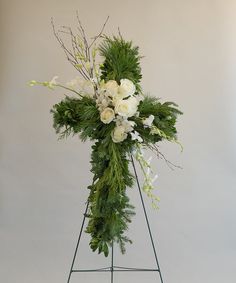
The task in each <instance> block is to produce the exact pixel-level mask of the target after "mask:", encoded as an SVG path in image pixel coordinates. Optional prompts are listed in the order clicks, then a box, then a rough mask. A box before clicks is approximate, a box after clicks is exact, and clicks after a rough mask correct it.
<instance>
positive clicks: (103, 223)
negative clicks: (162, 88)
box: [29, 16, 182, 256]
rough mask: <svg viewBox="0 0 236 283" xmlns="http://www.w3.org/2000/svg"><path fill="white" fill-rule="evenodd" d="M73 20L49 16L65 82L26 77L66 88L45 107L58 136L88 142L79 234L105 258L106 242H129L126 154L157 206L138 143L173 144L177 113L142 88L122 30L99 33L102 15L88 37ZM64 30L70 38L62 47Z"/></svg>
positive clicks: (135, 56) (135, 57)
mask: <svg viewBox="0 0 236 283" xmlns="http://www.w3.org/2000/svg"><path fill="white" fill-rule="evenodd" d="M77 19H78V26H77V30H78V31H79V32H78V33H74V32H73V31H72V29H71V28H70V27H65V26H63V27H61V28H60V29H58V30H57V29H56V28H55V25H54V23H53V21H52V27H53V32H54V35H55V37H56V39H57V41H58V42H59V44H60V46H61V47H62V49H63V51H64V53H65V55H66V58H67V60H68V61H69V62H70V63H71V64H72V66H73V67H74V68H75V69H76V72H77V73H76V75H75V77H74V78H73V79H71V80H70V81H69V82H67V83H65V84H63V83H61V82H59V80H58V76H54V77H53V78H52V79H51V80H50V81H44V82H39V81H35V80H32V81H31V82H30V83H29V85H30V86H34V85H41V86H45V87H47V88H49V89H50V90H53V91H54V90H55V89H57V88H58V89H61V90H63V91H66V92H67V93H68V94H66V97H65V98H64V99H63V100H62V101H60V102H59V103H57V104H56V105H54V106H53V109H52V110H51V112H52V114H53V121H54V128H55V130H56V133H58V134H59V135H60V138H65V137H68V136H69V135H79V136H80V138H81V140H82V141H86V140H87V139H89V140H91V141H92V142H93V146H92V153H91V167H92V168H91V172H92V173H93V182H92V184H91V185H90V186H89V187H88V189H89V197H88V205H89V211H88V213H87V214H86V217H88V219H89V221H88V226H87V229H86V232H87V233H89V234H90V235H91V241H90V247H91V249H92V250H93V251H98V252H99V253H104V255H105V256H107V255H108V253H109V247H111V246H112V244H113V242H117V243H118V244H119V245H120V248H121V251H122V253H124V252H125V243H127V242H129V243H130V242H131V240H130V239H129V238H127V236H126V235H125V232H126V231H127V229H128V223H129V222H131V217H132V216H133V215H134V214H135V212H134V207H133V206H132V205H131V204H130V201H129V198H128V196H127V188H129V187H132V186H133V181H134V178H133V175H132V174H131V172H130V169H129V163H130V154H131V153H132V155H133V156H134V157H135V158H136V160H137V161H138V163H139V164H140V167H141V170H142V172H143V174H144V184H143V191H144V192H145V193H146V194H147V196H148V197H150V199H151V201H152V204H153V206H154V207H157V203H158V201H159V198H158V197H156V196H155V194H154V193H153V190H154V181H155V180H156V176H155V175H154V173H153V170H152V169H151V164H150V160H147V161H146V159H145V157H144V153H143V148H146V147H148V148H150V149H152V150H153V151H155V152H156V153H157V147H156V146H157V144H158V143H159V142H161V141H163V140H167V141H171V142H177V136H176V134H177V130H176V127H175V124H176V120H177V116H178V115H180V114H182V113H181V111H179V110H178V107H177V105H176V104H175V103H172V102H164V103H161V102H160V101H159V99H158V98H156V97H151V96H147V95H144V94H143V92H142V90H141V86H140V82H141V78H142V74H141V67H140V59H141V56H140V55H139V49H138V47H137V46H133V44H132V42H131V41H126V40H124V39H123V37H122V36H121V35H119V36H118V37H114V36H113V37H108V36H106V35H104V34H103V30H104V27H105V25H106V22H107V21H106V22H105V24H104V25H103V27H102V29H101V31H100V33H99V34H98V35H97V36H95V37H94V38H92V40H88V38H87V36H86V34H85V30H84V28H83V26H82V25H81V22H80V19H79V17H78V16H77ZM63 36H67V37H69V39H70V40H71V44H70V45H69V46H68V45H67V44H66V42H68V41H67V40H65V39H64V38H63ZM98 42H99V43H98ZM98 56H99V58H100V60H102V62H101V61H99V60H98ZM63 94H64V93H63ZM69 94H70V95H69Z"/></svg>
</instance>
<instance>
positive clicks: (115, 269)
mask: <svg viewBox="0 0 236 283" xmlns="http://www.w3.org/2000/svg"><path fill="white" fill-rule="evenodd" d="M131 163H132V166H133V169H134V174H135V178H136V181H137V185H138V191H139V195H140V198H141V203H142V207H143V212H144V216H145V220H146V223H147V228H148V233H149V236H150V240H151V244H152V248H153V252H154V256H155V261H156V266H157V268H153V269H150V268H134V267H123V266H115V265H114V248H113V243H112V247H111V266H109V267H104V268H99V269H74V263H75V259H76V256H77V252H78V248H79V244H80V241H81V236H82V232H83V229H84V224H85V219H86V214H87V211H88V203H87V205H86V209H85V212H84V217H83V221H82V225H81V229H80V233H79V238H78V241H77V244H76V248H75V252H74V256H73V260H72V264H71V268H70V272H69V276H68V279H67V283H70V280H71V275H72V274H73V273H84V272H88V273H89V272H110V273H111V281H110V282H111V283H113V282H114V272H158V274H159V278H160V281H159V282H161V283H163V278H162V275H161V269H160V265H159V262H158V258H157V252H156V248H155V245H154V241H153V236H152V231H151V227H150V224H149V220H148V216H147V211H146V207H145V204H144V200H143V195H142V191H141V187H140V183H139V180H138V175H137V171H136V168H135V164H134V159H133V156H132V154H131Z"/></svg>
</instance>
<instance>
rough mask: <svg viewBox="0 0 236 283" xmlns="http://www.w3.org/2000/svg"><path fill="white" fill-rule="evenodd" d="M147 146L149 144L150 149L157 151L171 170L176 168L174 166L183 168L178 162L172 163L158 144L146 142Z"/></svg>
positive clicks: (158, 155)
mask: <svg viewBox="0 0 236 283" xmlns="http://www.w3.org/2000/svg"><path fill="white" fill-rule="evenodd" d="M146 146H147V147H148V148H149V149H151V150H152V151H153V152H155V153H156V155H157V157H158V158H161V159H163V160H164V161H165V162H166V164H167V166H168V167H169V168H170V169H171V170H174V168H178V169H183V168H182V167H181V166H179V165H176V164H174V163H172V162H171V161H169V160H168V159H167V158H166V157H165V155H164V154H163V153H162V152H160V150H159V149H158V146H157V145H156V144H153V145H151V144H146Z"/></svg>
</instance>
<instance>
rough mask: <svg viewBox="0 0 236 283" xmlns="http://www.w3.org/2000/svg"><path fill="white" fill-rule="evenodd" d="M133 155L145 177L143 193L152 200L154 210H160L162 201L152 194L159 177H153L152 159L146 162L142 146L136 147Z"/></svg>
mask: <svg viewBox="0 0 236 283" xmlns="http://www.w3.org/2000/svg"><path fill="white" fill-rule="evenodd" d="M133 154H134V156H135V159H136V160H137V161H138V162H139V165H140V167H141V170H142V171H143V175H144V184H143V191H144V192H145V193H146V194H147V196H148V197H150V198H151V199H152V206H153V207H154V208H158V205H157V202H159V201H160V199H159V197H157V196H155V195H154V194H153V193H152V191H153V190H154V186H153V183H154V182H155V181H156V179H157V178H158V175H155V176H153V172H152V170H151V160H152V157H150V158H149V159H148V160H146V158H145V157H144V153H143V150H142V147H141V145H140V146H136V148H135V150H134V152H133Z"/></svg>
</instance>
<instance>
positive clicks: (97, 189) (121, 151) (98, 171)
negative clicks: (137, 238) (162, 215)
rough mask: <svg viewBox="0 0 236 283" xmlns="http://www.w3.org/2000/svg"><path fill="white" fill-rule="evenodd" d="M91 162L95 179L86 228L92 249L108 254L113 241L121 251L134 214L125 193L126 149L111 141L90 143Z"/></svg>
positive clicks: (127, 179)
mask: <svg viewBox="0 0 236 283" xmlns="http://www.w3.org/2000/svg"><path fill="white" fill-rule="evenodd" d="M91 164H92V170H91V171H92V172H93V173H94V180H93V181H94V182H93V184H92V185H91V186H90V187H89V189H90V196H89V203H90V211H89V214H88V215H89V216H88V217H89V223H88V226H87V229H86V232H87V233H90V234H91V237H92V239H91V241H90V246H91V249H92V250H93V251H95V250H98V252H99V253H101V252H103V253H104V254H105V256H107V255H108V246H111V244H112V242H113V241H116V242H117V243H119V245H120V248H121V251H122V252H123V253H124V252H125V243H126V242H131V241H130V240H129V239H128V238H127V237H126V236H125V235H124V232H125V231H126V230H127V228H128V223H129V222H131V216H133V215H134V207H133V206H132V205H130V204H129V198H128V197H127V195H126V188H127V187H131V186H132V184H133V177H132V176H131V175H130V173H129V168H128V164H129V161H128V159H127V148H124V147H123V146H122V145H121V144H115V143H113V142H112V141H111V140H110V141H109V142H104V141H98V142H96V143H95V145H94V146H93V151H92V161H91Z"/></svg>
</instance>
